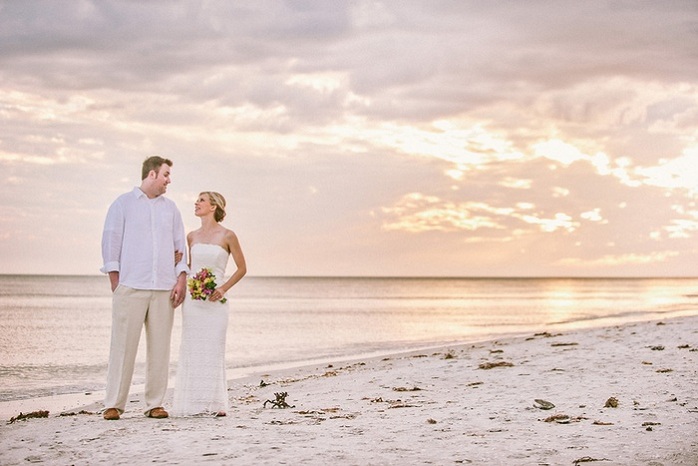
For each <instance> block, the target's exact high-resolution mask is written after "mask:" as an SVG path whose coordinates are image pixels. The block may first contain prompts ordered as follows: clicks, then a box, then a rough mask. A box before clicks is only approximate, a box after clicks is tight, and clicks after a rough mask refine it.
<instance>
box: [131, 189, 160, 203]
mask: <svg viewBox="0 0 698 466" xmlns="http://www.w3.org/2000/svg"><path fill="white" fill-rule="evenodd" d="M131 192H132V193H133V195H134V196H135V197H136V199H142V198H145V199H147V200H149V201H158V200H159V199H162V198H163V196H158V197H154V198H152V199H150V198H149V197H148V195H147V194H145V193H144V192H143V191H142V190H141V188H139V187H138V186H136V187H135V188H133V191H131Z"/></svg>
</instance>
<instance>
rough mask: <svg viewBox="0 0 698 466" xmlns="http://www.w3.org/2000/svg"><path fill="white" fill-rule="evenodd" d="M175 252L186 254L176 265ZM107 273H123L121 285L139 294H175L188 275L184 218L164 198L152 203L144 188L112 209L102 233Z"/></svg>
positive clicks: (123, 198)
mask: <svg viewBox="0 0 698 466" xmlns="http://www.w3.org/2000/svg"><path fill="white" fill-rule="evenodd" d="M175 250H178V251H181V252H182V253H184V257H183V259H182V260H181V261H180V262H179V264H177V265H175V263H174V261H175V256H174V255H175ZM102 259H103V260H104V266H103V267H102V268H101V269H100V270H101V271H102V272H103V273H109V272H115V271H116V272H119V283H120V284H123V285H125V286H128V287H130V288H135V289H139V290H171V289H172V288H173V287H174V286H175V284H176V283H177V277H178V276H179V274H180V273H182V272H185V273H188V272H189V270H188V268H187V265H186V264H187V257H186V240H185V236H184V223H183V222H182V215H181V214H180V213H179V209H177V206H176V205H175V203H174V202H172V201H171V200H170V199H167V198H165V197H163V196H158V197H156V198H153V199H149V198H148V196H146V194H145V193H144V192H143V191H141V189H140V188H134V189H133V191H131V192H128V193H125V194H122V195H121V196H119V197H118V198H117V199H116V200H115V201H114V202H113V203H112V205H111V206H110V207H109V211H108V212H107V218H106V220H105V222H104V232H103V233H102Z"/></svg>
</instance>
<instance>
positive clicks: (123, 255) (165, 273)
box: [101, 157, 247, 420]
mask: <svg viewBox="0 0 698 466" xmlns="http://www.w3.org/2000/svg"><path fill="white" fill-rule="evenodd" d="M171 170H172V161H170V160H168V159H165V158H162V157H150V158H148V159H146V160H145V161H144V162H143V166H142V171H141V185H140V187H137V188H134V189H133V190H132V191H131V192H128V193H125V194H122V195H121V196H119V197H118V198H117V199H116V200H115V201H114V202H113V203H112V205H111V206H110V207H109V211H108V213H107V217H106V220H105V224H104V231H103V234H102V258H103V260H104V265H103V267H102V269H101V271H102V272H103V273H107V274H108V275H109V280H110V282H111V289H112V292H113V297H112V330H111V344H110V350H109V368H108V371H107V388H106V394H105V399H104V407H105V410H104V411H103V416H104V419H107V420H117V419H119V417H120V416H121V414H123V412H124V410H125V409H126V402H127V399H128V394H129V389H130V386H131V380H132V378H133V369H134V364H135V359H136V353H137V351H138V342H139V340H140V335H141V330H142V328H143V326H145V335H146V351H147V354H146V373H145V393H144V397H145V398H144V402H145V415H146V416H148V417H152V418H166V417H168V416H169V413H168V412H167V411H166V410H165V409H164V407H163V402H164V399H165V394H166V392H167V384H168V378H169V361H170V337H171V334H172V324H173V322H174V309H175V308H176V307H178V306H179V305H182V304H183V306H182V342H181V346H180V354H179V364H178V367H177V375H176V379H175V389H174V401H173V406H172V414H173V415H175V416H192V415H214V416H225V415H226V411H227V409H228V394H227V380H226V374H225V342H226V331H227V326H228V304H227V302H226V299H225V298H224V295H225V293H226V292H227V291H228V290H229V289H230V288H231V287H232V286H233V285H235V284H236V283H237V282H238V281H240V279H241V278H242V277H243V276H244V275H245V273H246V272H247V268H246V265H245V257H244V255H243V253H242V249H241V248H240V243H239V241H238V238H237V236H236V235H235V233H234V232H233V231H232V230H229V229H227V228H225V227H223V226H222V225H220V222H221V220H223V218H224V217H225V199H224V198H223V196H221V195H220V194H218V193H215V192H208V191H206V192H202V193H201V194H200V195H199V197H198V199H197V200H196V202H195V208H194V213H195V215H196V216H197V217H199V218H200V220H201V227H200V228H199V229H197V230H194V231H192V232H190V233H189V234H187V235H186V243H185V235H184V224H183V222H182V216H181V214H180V212H179V210H178V209H177V207H176V205H175V203H174V202H173V201H171V200H170V199H167V198H166V197H164V196H163V195H164V194H165V192H166V191H167V186H168V185H169V184H170V173H171ZM184 251H188V254H184ZM229 256H232V257H233V261H234V262H235V265H236V266H237V269H236V270H235V272H234V273H233V274H232V275H231V276H230V278H228V279H227V280H224V274H225V270H226V266H227V263H228V257H229ZM183 259H188V260H183ZM187 262H188V264H187ZM202 270H203V274H204V275H208V276H210V275H211V274H212V275H213V276H214V277H211V278H210V279H208V280H207V282H208V283H201V282H200V281H199V282H198V283H197V280H196V279H197V277H194V279H190V280H189V282H190V283H189V284H190V285H191V286H194V287H196V286H199V287H201V286H203V289H204V291H203V293H202V292H199V293H196V292H195V293H193V294H192V293H189V292H188V289H187V274H192V275H194V274H197V273H198V272H199V271H202ZM198 277H201V275H199V276H198ZM212 280H215V287H214V286H213V283H214V282H213V281H212ZM207 284H208V287H207V286H206V285H207ZM200 291H201V288H200Z"/></svg>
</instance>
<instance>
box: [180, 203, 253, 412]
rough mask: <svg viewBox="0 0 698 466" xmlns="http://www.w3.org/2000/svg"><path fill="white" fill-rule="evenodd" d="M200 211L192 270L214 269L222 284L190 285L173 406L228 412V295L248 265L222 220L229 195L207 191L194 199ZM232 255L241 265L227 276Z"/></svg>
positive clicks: (189, 237) (192, 238) (192, 235)
mask: <svg viewBox="0 0 698 466" xmlns="http://www.w3.org/2000/svg"><path fill="white" fill-rule="evenodd" d="M194 214H195V215H196V216H197V217H199V218H200V219H201V228H199V229H198V230H194V231H192V232H190V233H189V234H188V235H187V244H188V246H189V260H190V264H189V266H190V269H191V273H192V275H196V274H197V273H199V272H200V271H201V270H202V269H203V268H208V269H210V270H211V271H212V272H213V274H214V275H215V283H216V286H215V290H213V291H211V292H210V294H209V295H205V296H204V299H202V298H201V297H200V295H198V294H196V293H194V294H192V292H191V287H190V289H189V292H188V293H187V296H186V299H185V301H184V305H183V306H182V344H181V346H180V349H179V351H180V354H179V365H178V368H177V377H176V381H175V390H174V403H173V409H172V412H173V414H174V415H175V416H193V415H205V414H210V415H215V416H225V415H226V411H227V409H228V393H227V388H228V387H227V381H226V376H225V336H226V331H227V327H228V304H227V303H226V299H224V296H225V293H226V292H227V291H228V290H229V289H230V288H232V287H233V285H235V284H236V283H237V282H238V281H240V279H241V278H242V277H243V276H244V275H245V273H246V272H247V267H246V265H245V257H244V256H243V254H242V249H241V248H240V243H239V242H238V238H237V236H236V235H235V233H234V232H233V231H231V230H229V229H227V228H225V227H223V226H222V225H220V223H219V222H220V221H221V220H223V218H225V199H224V198H223V196H221V195H220V194H218V193H215V192H210V191H205V192H202V193H201V194H199V198H198V199H197V200H196V202H195V203H194ZM229 255H231V256H233V260H234V261H235V265H236V266H237V270H236V271H235V273H234V274H233V275H232V276H231V277H230V278H229V279H228V280H226V281H224V273H225V268H226V265H227V263H228V256H229ZM192 296H194V297H192Z"/></svg>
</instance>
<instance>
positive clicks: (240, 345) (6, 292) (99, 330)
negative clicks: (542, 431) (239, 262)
mask: <svg viewBox="0 0 698 466" xmlns="http://www.w3.org/2000/svg"><path fill="white" fill-rule="evenodd" d="M228 299H229V301H230V324H229V327H228V345H227V354H226V361H227V367H228V369H229V371H236V373H240V372H241V371H242V372H244V371H246V370H249V371H250V372H253V371H254V370H255V369H259V368H261V367H270V366H277V365H293V364H301V363H304V362H309V361H320V360H326V361H331V360H339V359H346V358H350V357H354V356H357V357H361V356H366V355H378V354H384V353H391V352H398V351H403V350H409V349H416V348H428V347H430V346H437V345H448V344H456V343H463V342H474V341H478V340H484V339H489V338H496V337H503V336H509V335H519V334H526V333H531V332H540V331H564V330H570V329H578V328H586V327H598V326H609V325H617V324H623V323H627V322H632V321H642V320H655V319H668V318H671V317H677V316H683V315H695V314H696V313H698V278H628V279H626V278H309V277H288V278H277V277H274V278H272V277H245V278H244V279H243V280H242V281H241V282H240V283H239V284H238V285H236V287H235V288H234V289H233V290H231V292H229V293H228ZM175 312H177V313H178V312H179V310H177V311H175ZM110 331H111V292H110V290H109V283H108V279H107V278H106V277H104V276H38V275H0V380H1V381H2V383H1V384H0V402H2V401H12V400H21V399H26V398H34V397H40V396H51V395H60V394H70V393H84V392H92V391H100V390H103V389H104V385H105V380H106V369H107V358H108V352H109V338H110ZM180 332H181V325H180V318H179V317H177V318H176V319H175V327H174V330H173V334H172V359H171V364H170V371H171V375H172V376H173V377H174V373H175V370H176V363H177V356H178V348H179V335H180ZM141 340H142V341H141V343H142V347H141V349H140V350H139V355H138V359H137V366H136V372H135V375H134V384H136V385H139V384H142V383H143V366H144V364H143V363H144V360H145V351H144V345H143V340H144V338H142V339H141Z"/></svg>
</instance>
